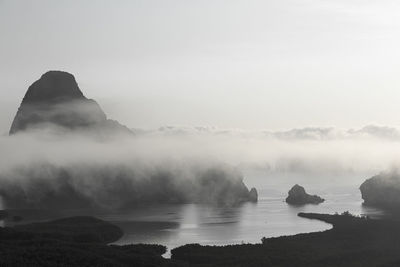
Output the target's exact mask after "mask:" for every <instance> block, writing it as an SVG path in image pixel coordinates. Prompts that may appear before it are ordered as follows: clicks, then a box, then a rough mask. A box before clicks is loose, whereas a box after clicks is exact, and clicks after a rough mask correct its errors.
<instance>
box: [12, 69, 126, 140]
mask: <svg viewBox="0 0 400 267" xmlns="http://www.w3.org/2000/svg"><path fill="white" fill-rule="evenodd" d="M43 126H57V127H61V128H63V129H69V130H74V129H86V130H87V129H95V130H96V131H104V130H106V131H120V132H125V133H129V132H130V130H129V129H128V128H126V127H125V126H122V125H121V124H119V123H118V122H116V121H112V120H108V119H107V116H106V114H105V113H104V112H103V110H102V109H101V108H100V106H99V105H98V104H97V102H96V101H94V100H92V99H87V98H86V97H85V96H84V95H83V93H82V91H81V90H80V89H79V87H78V84H77V82H76V81H75V77H74V76H73V75H72V74H70V73H67V72H63V71H49V72H46V73H45V74H43V75H42V77H40V79H39V80H37V81H36V82H34V83H33V84H32V85H31V86H30V87H29V88H28V91H27V92H26V94H25V97H24V98H23V100H22V103H21V106H20V107H19V109H18V112H17V114H16V116H15V118H14V121H13V123H12V125H11V129H10V134H15V133H18V132H21V131H25V130H29V129H40V128H43Z"/></svg>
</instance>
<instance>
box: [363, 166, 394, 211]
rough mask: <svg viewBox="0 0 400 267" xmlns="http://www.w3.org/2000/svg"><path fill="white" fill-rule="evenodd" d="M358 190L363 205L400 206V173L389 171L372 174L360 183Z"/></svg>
mask: <svg viewBox="0 0 400 267" xmlns="http://www.w3.org/2000/svg"><path fill="white" fill-rule="evenodd" d="M360 191H361V197H362V199H363V200H364V204H365V205H370V206H377V207H383V208H397V207H400V174H399V173H397V172H390V173H381V174H379V175H376V176H373V177H371V178H369V179H367V180H366V181H365V182H364V183H362V184H361V186H360Z"/></svg>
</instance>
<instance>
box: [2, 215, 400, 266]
mask: <svg viewBox="0 0 400 267" xmlns="http://www.w3.org/2000/svg"><path fill="white" fill-rule="evenodd" d="M299 216H300V217H304V218H308V219H317V220H321V221H324V222H327V223H330V224H332V225H333V228H332V229H330V230H327V231H324V232H316V233H309V234H299V235H294V236H283V237H278V238H262V242H261V243H260V244H242V245H230V246H223V247H217V246H200V245H198V244H190V245H185V246H182V247H179V248H176V249H173V250H172V259H164V258H162V257H161V255H162V254H164V253H165V252H166V248H165V247H164V246H161V245H127V246H117V245H107V243H109V242H112V241H114V240H116V239H118V238H119V237H120V236H121V235H122V232H121V230H120V229H119V228H118V227H116V226H114V225H112V224H110V223H107V222H104V221H101V220H99V219H95V218H92V217H74V218H67V219H61V220H56V221H51V222H45V223H35V224H29V225H18V226H16V227H14V228H11V227H5V228H0V266H291V267H293V266H311V267H312V266H318V267H319V266H363V267H364V266H400V222H398V221H394V220H372V219H369V218H366V217H355V216H352V215H351V214H349V213H343V214H341V215H339V214H336V215H327V214H316V213H299Z"/></svg>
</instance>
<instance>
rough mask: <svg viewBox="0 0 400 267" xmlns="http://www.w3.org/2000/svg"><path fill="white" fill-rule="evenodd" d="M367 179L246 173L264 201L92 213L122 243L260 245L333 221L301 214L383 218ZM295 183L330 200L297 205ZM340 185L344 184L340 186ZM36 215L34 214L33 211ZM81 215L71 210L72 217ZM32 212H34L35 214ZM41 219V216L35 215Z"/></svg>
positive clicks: (45, 215)
mask: <svg viewBox="0 0 400 267" xmlns="http://www.w3.org/2000/svg"><path fill="white" fill-rule="evenodd" d="M365 178H367V177H363V176H360V175H358V176H357V175H353V176H349V177H343V176H340V177H337V176H329V177H328V176H327V177H311V176H310V175H305V176H302V175H299V174H266V173H263V172H259V171H247V172H245V183H246V184H247V185H248V186H249V187H252V186H255V187H256V188H257V189H258V193H259V201H258V203H256V204H254V203H246V204H243V205H241V206H238V207H210V206H205V205H198V204H185V205H158V206H145V207H141V208H135V209H132V210H125V211H118V212H107V213H95V214H92V215H94V216H97V217H99V218H102V219H104V220H107V221H110V222H112V223H114V224H116V225H118V226H120V227H121V228H122V229H123V231H124V236H123V237H122V238H121V239H120V240H118V241H117V242H116V244H121V245H122V244H131V243H147V244H152V243H153V244H162V245H166V246H167V247H168V248H169V249H172V248H175V247H178V246H181V245H184V244H188V243H200V244H204V245H226V244H240V243H243V242H244V243H259V242H260V240H261V238H262V237H264V236H265V237H277V236H282V235H293V234H298V233H307V232H315V231H323V230H326V229H330V228H331V225H329V224H326V223H324V222H320V221H316V220H308V219H304V218H300V217H298V216H297V213H299V212H320V213H335V212H339V213H341V212H344V211H350V212H351V213H353V214H358V215H360V214H368V215H370V216H373V217H374V216H375V217H378V216H381V215H382V214H383V212H382V211H380V210H378V209H373V208H366V207H363V206H362V205H361V204H362V199H361V195H360V192H359V190H358V187H359V185H360V184H361V183H362V181H364V179H365ZM295 183H299V184H301V185H303V186H304V187H305V188H306V190H307V191H308V192H309V193H312V194H318V195H320V196H321V197H323V198H325V199H326V201H325V202H324V203H322V204H320V205H305V206H301V207H293V206H290V205H287V204H286V203H285V202H284V199H285V197H286V196H287V191H288V190H289V189H290V188H291V186H293V185H294V184H295ZM338 185H340V186H338ZM32 214H34V216H33V215H32ZM32 214H29V212H26V213H25V214H23V217H24V218H25V220H24V222H25V223H26V222H29V220H30V219H31V220H38V219H39V220H44V219H53V218H52V217H57V215H54V216H51V214H49V213H42V214H41V215H39V214H38V213H37V212H32ZM76 214H79V212H78V211H70V214H68V215H76ZM30 215H32V216H30ZM34 217H36V218H34Z"/></svg>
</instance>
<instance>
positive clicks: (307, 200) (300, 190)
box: [286, 184, 325, 205]
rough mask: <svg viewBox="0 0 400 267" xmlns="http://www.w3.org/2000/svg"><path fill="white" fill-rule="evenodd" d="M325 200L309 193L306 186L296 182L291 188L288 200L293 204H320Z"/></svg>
mask: <svg viewBox="0 0 400 267" xmlns="http://www.w3.org/2000/svg"><path fill="white" fill-rule="evenodd" d="M324 201H325V200H324V199H323V198H321V197H319V196H317V195H309V194H307V193H306V190H305V189H304V187H302V186H300V185H298V184H296V185H294V186H293V187H292V188H291V189H290V190H289V195H288V197H287V198H286V202H287V203H288V204H292V205H304V204H319V203H322V202H324Z"/></svg>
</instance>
